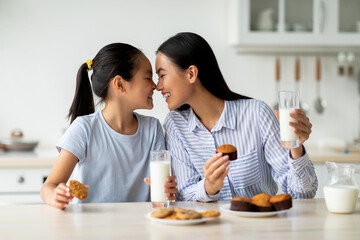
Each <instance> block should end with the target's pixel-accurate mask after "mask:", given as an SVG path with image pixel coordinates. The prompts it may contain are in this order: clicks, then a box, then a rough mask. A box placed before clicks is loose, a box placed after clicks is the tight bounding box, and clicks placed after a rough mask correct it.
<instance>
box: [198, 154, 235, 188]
mask: <svg viewBox="0 0 360 240" xmlns="http://www.w3.org/2000/svg"><path fill="white" fill-rule="evenodd" d="M229 164H230V161H229V156H227V155H226V156H222V153H217V154H216V155H214V156H213V157H212V158H210V159H209V160H207V161H206V163H205V166H204V168H203V171H204V177H205V179H206V180H205V191H206V193H207V194H208V195H214V194H216V193H217V192H218V191H220V189H221V188H222V187H223V186H224V183H223V182H224V178H225V177H226V176H227V174H228V172H229Z"/></svg>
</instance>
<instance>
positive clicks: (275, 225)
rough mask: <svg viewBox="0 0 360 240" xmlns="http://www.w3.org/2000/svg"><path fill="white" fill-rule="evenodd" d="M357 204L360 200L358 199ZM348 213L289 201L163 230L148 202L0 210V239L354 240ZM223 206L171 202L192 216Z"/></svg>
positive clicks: (356, 219) (356, 224) (356, 230)
mask: <svg viewBox="0 0 360 240" xmlns="http://www.w3.org/2000/svg"><path fill="white" fill-rule="evenodd" d="M359 201H360V200H359ZM359 201H358V204H357V209H356V211H355V213H353V214H332V213H329V212H328V211H327V209H326V206H325V202H324V200H323V199H311V200H294V204H293V205H294V206H293V208H292V209H291V210H290V211H288V212H285V213H282V214H280V215H278V216H274V217H268V218H246V217H238V216H234V215H231V214H229V213H224V212H222V214H221V216H220V218H219V219H218V220H215V221H212V222H206V223H203V224H198V225H190V226H173V225H163V224H160V223H156V222H152V221H150V220H148V219H147V218H145V215H146V214H147V213H149V212H150V211H152V208H151V204H150V203H110V204H78V205H69V207H68V208H67V209H66V210H65V211H61V210H58V209H55V208H53V207H50V206H47V205H45V204H40V205H8V206H0V238H1V239H30V238H32V239H39V240H41V239H62V240H63V239H100V240H104V239H152V240H155V239H166V240H173V239H186V240H190V239H197V240H198V239H250V238H251V239H302V240H311V239H359V236H360V204H359ZM223 204H228V202H219V203H194V202H176V203H175V204H174V206H177V207H182V208H191V209H195V210H198V211H205V210H210V209H214V210H218V209H219V207H220V206H221V205H223Z"/></svg>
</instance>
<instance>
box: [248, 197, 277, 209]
mask: <svg viewBox="0 0 360 240" xmlns="http://www.w3.org/2000/svg"><path fill="white" fill-rule="evenodd" d="M251 203H252V204H253V205H254V206H255V211H256V212H271V211H273V207H272V205H271V203H270V202H269V201H266V200H264V199H253V200H252V201H251Z"/></svg>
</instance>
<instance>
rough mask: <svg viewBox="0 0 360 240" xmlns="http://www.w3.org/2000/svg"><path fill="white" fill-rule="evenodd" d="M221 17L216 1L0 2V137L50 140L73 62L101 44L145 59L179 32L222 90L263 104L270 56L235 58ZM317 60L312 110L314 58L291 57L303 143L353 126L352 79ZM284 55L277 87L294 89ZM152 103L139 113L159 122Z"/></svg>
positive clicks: (59, 127)
mask: <svg viewBox="0 0 360 240" xmlns="http://www.w3.org/2000/svg"><path fill="white" fill-rule="evenodd" d="M226 14H227V13H226V1H219V0H181V1H180V0H179V1H169V0H153V1H150V0H132V1H121V0H102V1H90V0H87V1H85V0H76V1H74V0H72V1H70V0H63V1H53V0H31V1H29V0H1V1H0V138H1V137H7V136H8V135H9V133H10V131H11V129H13V128H21V129H22V130H23V131H24V133H25V136H26V137H28V138H32V139H39V140H40V147H43V148H47V147H54V145H55V144H56V142H57V141H58V139H59V138H60V137H61V135H62V133H63V130H64V129H65V128H66V127H67V126H68V121H67V119H66V115H67V112H68V109H69V107H70V104H71V102H72V97H73V94H74V87H75V77H76V73H77V70H78V67H79V66H80V65H81V64H82V63H84V62H85V61H86V60H87V59H89V58H93V57H94V56H95V54H96V53H97V52H98V50H99V49H100V48H101V47H103V46H105V45H106V44H109V43H112V42H127V43H130V44H132V45H134V46H136V47H138V48H140V49H142V50H143V52H144V53H145V54H146V55H147V56H148V58H149V59H150V61H151V63H152V64H154V59H155V53H154V52H155V51H156V49H157V47H158V46H159V45H160V44H161V43H162V42H163V41H165V40H166V39H167V38H168V37H170V36H172V35H174V34H176V33H177V32H181V31H192V32H196V33H198V34H200V35H202V36H203V37H204V38H205V39H207V41H208V42H209V43H210V45H211V46H212V48H213V50H214V52H215V54H216V56H217V59H218V62H219V65H220V67H221V69H222V71H223V74H224V76H225V79H226V80H227V82H228V84H229V86H230V88H231V89H233V90H234V91H236V92H239V93H241V94H245V95H248V96H251V97H254V98H258V99H262V100H264V101H265V102H267V103H268V104H269V105H272V104H273V103H274V102H275V94H274V93H275V81H274V75H275V73H274V62H275V57H274V56H248V55H247V56H245V55H238V54H237V53H236V50H235V49H233V48H231V47H230V46H229V45H228V44H227V39H226V35H227V34H226V31H227V22H226V20H227V18H226ZM264 41H265V43H266V39H264ZM322 60H323V89H322V93H323V97H324V99H326V100H327V101H328V108H327V109H326V111H325V113H324V114H323V115H318V114H317V113H316V112H315V110H314V107H313V102H314V100H315V73H314V70H315V57H302V58H301V66H302V75H301V82H300V85H301V98H302V100H303V101H305V102H307V103H308V104H310V106H311V109H310V112H309V117H310V119H311V121H312V123H313V125H314V126H313V134H312V136H311V140H310V141H309V144H316V143H317V142H318V141H321V140H323V139H328V140H329V139H343V140H346V141H351V140H352V139H353V138H355V137H356V136H357V132H358V126H359V124H358V122H359V121H358V118H359V114H358V104H359V97H358V94H357V82H356V80H355V78H353V79H346V78H339V77H338V76H337V65H336V59H335V56H334V57H324V58H322ZM294 61H295V57H290V56H288V57H281V65H282V72H281V88H294ZM358 70H359V68H358V67H357V68H356V73H357V71H358ZM156 79H157V76H156V75H154V80H155V82H156ZM154 104H155V107H154V109H153V110H151V111H140V112H141V113H144V114H148V115H152V116H155V117H158V118H159V119H160V120H161V121H162V120H163V119H164V117H165V115H166V113H167V112H168V110H167V106H166V104H165V102H164V101H163V99H162V98H161V95H160V93H158V92H157V93H156V94H155V97H154Z"/></svg>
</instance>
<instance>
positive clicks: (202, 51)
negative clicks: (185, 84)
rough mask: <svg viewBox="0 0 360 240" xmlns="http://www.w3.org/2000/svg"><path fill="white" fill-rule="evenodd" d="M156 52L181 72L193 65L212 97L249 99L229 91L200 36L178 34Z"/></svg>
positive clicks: (185, 106) (212, 56) (207, 45)
mask: <svg viewBox="0 0 360 240" xmlns="http://www.w3.org/2000/svg"><path fill="white" fill-rule="evenodd" d="M158 52H161V53H162V54H164V55H166V56H167V57H168V58H169V59H170V60H171V61H172V62H173V63H174V64H175V65H176V66H177V67H178V68H179V69H181V70H186V69H188V67H189V66H191V65H195V66H196V67H197V68H198V78H199V79H200V82H201V83H202V85H203V86H204V87H205V88H206V89H207V90H208V91H209V92H210V93H211V94H213V95H214V96H216V97H218V98H220V99H223V100H236V99H250V98H249V97H247V96H243V95H240V94H237V93H235V92H233V91H231V90H230V88H229V87H228V85H227V84H226V82H225V79H224V77H223V75H222V74H221V71H220V68H219V65H218V63H217V61H216V58H215V54H214V52H213V51H212V49H211V47H210V45H209V44H208V43H207V42H206V40H205V39H204V38H202V37H201V36H199V35H197V34H195V33H191V32H182V33H178V34H176V35H175V36H173V37H171V38H169V39H168V40H166V41H165V42H164V43H163V44H161V45H160V47H159V48H158V50H157V51H156V53H158ZM189 107H190V106H189V105H187V104H185V105H182V106H180V107H179V108H178V109H179V110H185V109H188V108H189Z"/></svg>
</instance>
